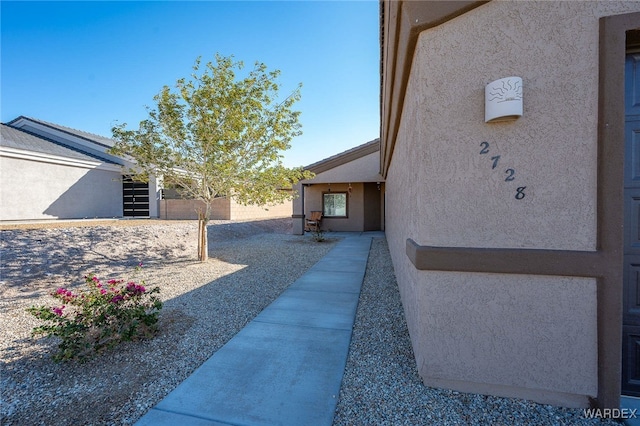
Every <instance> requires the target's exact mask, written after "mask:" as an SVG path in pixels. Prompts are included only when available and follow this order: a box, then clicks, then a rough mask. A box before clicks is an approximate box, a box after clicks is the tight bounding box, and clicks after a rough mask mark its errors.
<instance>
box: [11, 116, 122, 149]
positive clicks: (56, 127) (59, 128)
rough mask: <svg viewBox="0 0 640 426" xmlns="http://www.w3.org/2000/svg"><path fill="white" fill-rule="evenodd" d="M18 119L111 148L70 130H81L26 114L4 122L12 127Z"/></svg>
mask: <svg viewBox="0 0 640 426" xmlns="http://www.w3.org/2000/svg"><path fill="white" fill-rule="evenodd" d="M19 120H27V121H31V122H34V123H38V124H40V125H41V126H45V127H48V128H50V129H53V130H57V131H59V132H62V133H66V134H68V135H70V136H74V137H76V138H80V139H84V140H85V141H87V142H91V143H94V144H96V145H100V146H102V147H104V148H107V149H111V148H112V147H111V146H109V145H106V144H103V143H102V142H98V141H97V140H95V139H90V138H88V137H86V136H84V135H82V134H79V133H75V132H73V131H72V130H76V132H82V131H81V130H77V129H71V128H69V127H66V126H59V125H56V124H54V123H48V122H46V121H42V120H38V119H37V118H32V117H27V116H24V115H21V116H19V117H17V118H14V119H13V120H11V121H10V122H8V123H6V124H7V125H8V126H11V127H14V125H13V123H15V122H16V121H19ZM67 129H69V130H67ZM82 133H84V134H87V133H88V132H82ZM95 136H97V137H101V138H104V139H109V138H108V137H106V136H101V135H95Z"/></svg>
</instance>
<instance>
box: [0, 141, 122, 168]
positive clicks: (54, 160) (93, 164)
mask: <svg viewBox="0 0 640 426" xmlns="http://www.w3.org/2000/svg"><path fill="white" fill-rule="evenodd" d="M0 157H6V158H18V159H21V160H30V161H37V162H41V163H50V164H59V165H63V166H72V167H80V168H83V169H99V170H107V171H110V172H118V173H122V166H119V165H117V164H113V163H105V162H101V161H99V160H94V161H89V160H80V159H76V158H71V157H63V156H60V155H54V154H47V153H42V152H37V151H30V150H24V149H17V148H11V147H6V146H0Z"/></svg>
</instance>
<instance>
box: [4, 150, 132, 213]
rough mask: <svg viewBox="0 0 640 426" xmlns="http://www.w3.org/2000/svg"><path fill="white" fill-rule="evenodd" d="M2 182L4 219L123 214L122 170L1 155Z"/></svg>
mask: <svg viewBox="0 0 640 426" xmlns="http://www.w3.org/2000/svg"><path fill="white" fill-rule="evenodd" d="M0 181H1V183H0V206H1V207H0V220H31V219H77V218H94V217H121V216H122V179H121V175H120V172H112V171H106V170H100V169H91V168H84V167H70V166H66V165H59V164H52V163H44V162H38V161H29V160H24V159H15V158H9V157H0ZM43 182H46V184H43ZM79 200H82V201H79Z"/></svg>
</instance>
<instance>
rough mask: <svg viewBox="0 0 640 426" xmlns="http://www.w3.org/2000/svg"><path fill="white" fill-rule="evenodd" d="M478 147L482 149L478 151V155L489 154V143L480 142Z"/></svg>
mask: <svg viewBox="0 0 640 426" xmlns="http://www.w3.org/2000/svg"><path fill="white" fill-rule="evenodd" d="M480 146H481V147H482V149H481V150H480V154H488V153H489V142H480Z"/></svg>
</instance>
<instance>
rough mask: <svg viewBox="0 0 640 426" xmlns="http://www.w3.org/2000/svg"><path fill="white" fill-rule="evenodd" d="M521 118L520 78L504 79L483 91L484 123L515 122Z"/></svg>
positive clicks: (489, 85) (490, 84) (488, 85)
mask: <svg viewBox="0 0 640 426" xmlns="http://www.w3.org/2000/svg"><path fill="white" fill-rule="evenodd" d="M521 116H522V78H520V77H505V78H501V79H499V80H496V81H492V82H491V83H489V84H487V86H486V87H485V89H484V122H485V123H495V122H498V121H510V120H516V119H517V118H519V117H521Z"/></svg>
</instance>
